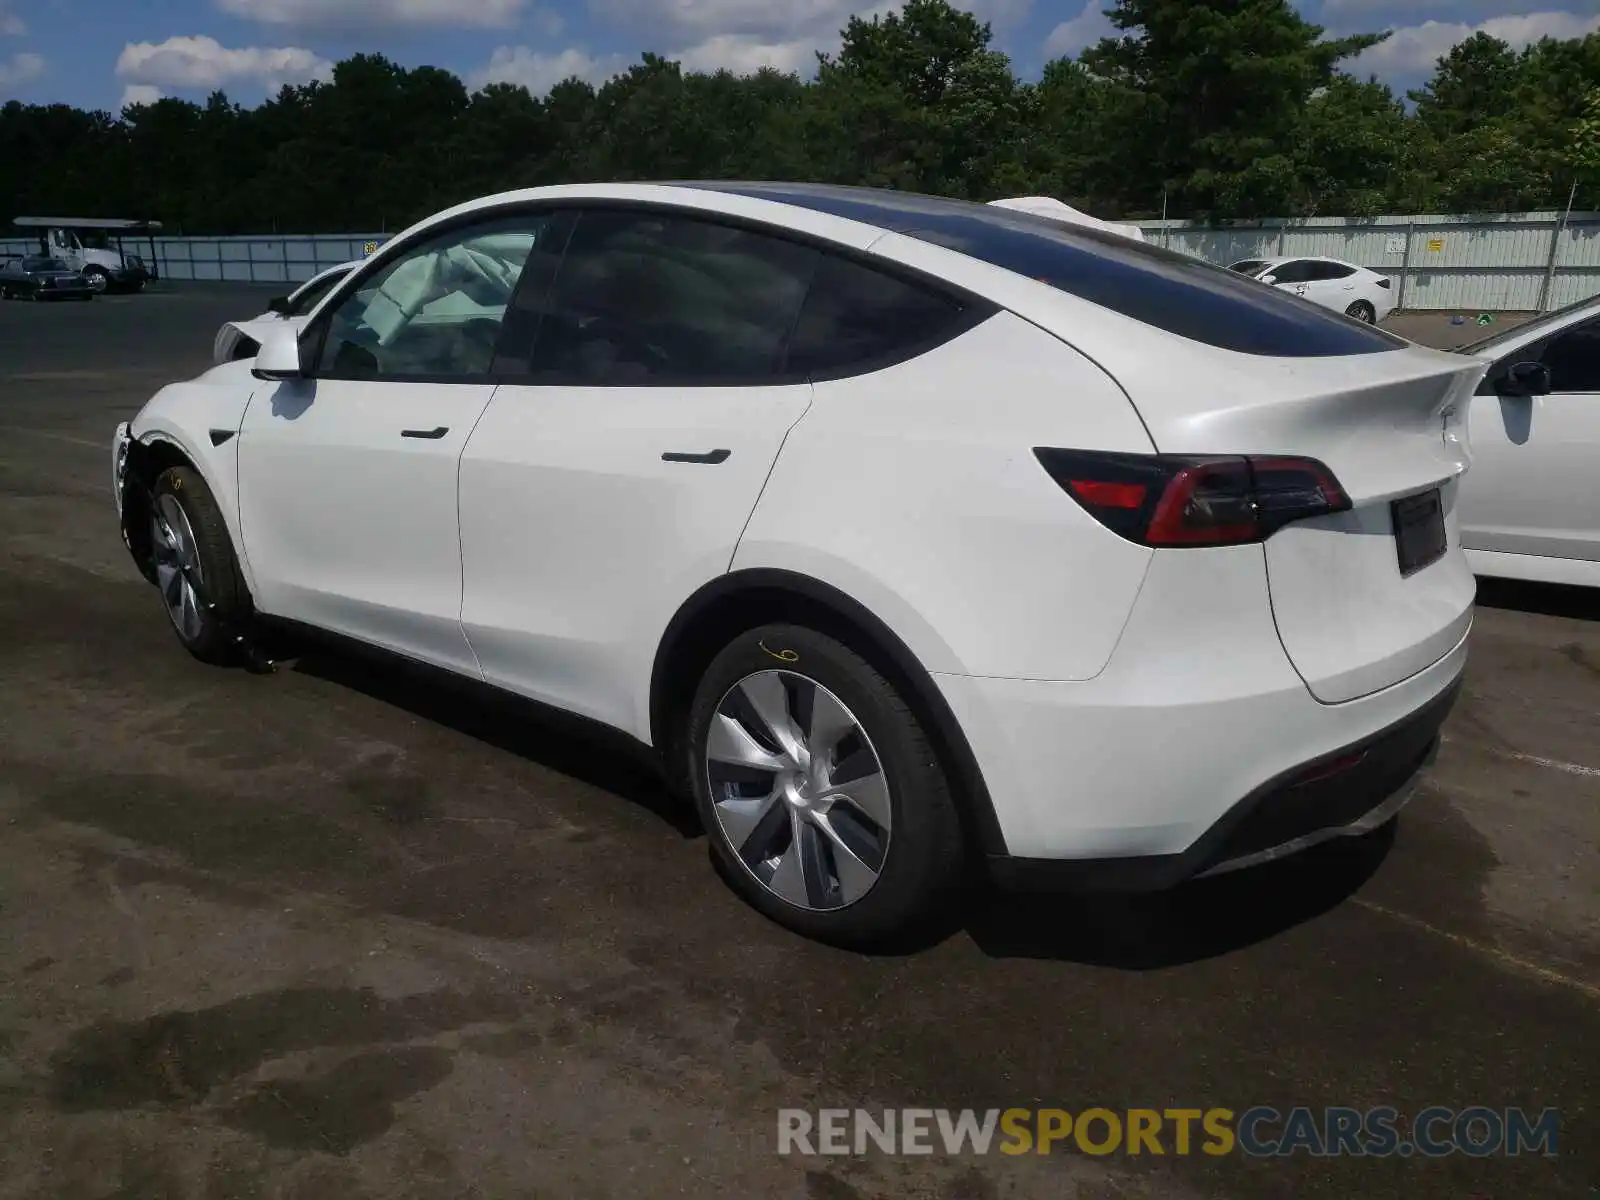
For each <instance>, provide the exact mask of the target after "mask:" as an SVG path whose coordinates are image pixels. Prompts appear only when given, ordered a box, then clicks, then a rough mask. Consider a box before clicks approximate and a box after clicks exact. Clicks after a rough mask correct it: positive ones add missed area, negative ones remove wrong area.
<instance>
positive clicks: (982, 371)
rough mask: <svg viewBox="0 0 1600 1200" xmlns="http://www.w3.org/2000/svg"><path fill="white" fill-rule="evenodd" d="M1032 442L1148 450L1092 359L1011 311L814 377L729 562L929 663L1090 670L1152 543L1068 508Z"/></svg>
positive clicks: (956, 668)
mask: <svg viewBox="0 0 1600 1200" xmlns="http://www.w3.org/2000/svg"><path fill="white" fill-rule="evenodd" d="M1036 446H1067V447H1074V448H1084V449H1100V450H1120V451H1133V452H1144V453H1148V452H1149V451H1150V450H1151V444H1150V439H1149V437H1148V435H1147V434H1146V433H1145V431H1144V427H1143V425H1142V424H1141V423H1140V421H1139V419H1138V416H1137V414H1136V413H1135V412H1134V410H1133V407H1132V405H1131V404H1130V403H1129V401H1128V399H1127V397H1126V396H1125V395H1124V394H1123V393H1122V391H1121V390H1120V389H1119V388H1118V387H1117V385H1116V383H1115V382H1113V381H1112V379H1111V378H1110V377H1109V376H1108V375H1107V374H1106V373H1105V372H1104V371H1102V370H1101V369H1100V368H1099V367H1097V366H1096V365H1095V364H1094V363H1092V362H1090V361H1089V360H1088V359H1087V358H1085V357H1083V356H1082V355H1081V354H1079V353H1077V352H1076V351H1074V350H1073V349H1072V348H1071V347H1069V346H1067V345H1066V344H1064V343H1063V342H1061V341H1060V340H1059V339H1057V338H1055V337H1053V336H1052V335H1050V334H1048V333H1046V332H1044V331H1043V330H1041V329H1039V328H1037V327H1036V326H1034V325H1031V324H1029V323H1028V322H1026V321H1024V320H1022V319H1021V318H1019V317H1017V316H1015V315H1013V314H1011V313H1008V312H1002V313H1000V314H998V315H996V316H995V317H993V318H991V319H989V320H988V321H986V322H984V323H983V324H981V325H979V326H978V327H976V328H974V329H972V330H970V331H968V332H967V333H965V334H963V335H962V336H961V337H959V338H956V339H955V340H954V341H952V342H949V343H946V344H945V345H943V346H941V347H939V348H937V349H935V350H933V351H931V352H929V353H928V354H925V355H922V356H921V357H919V358H916V359H913V360H912V361H910V362H907V363H902V364H900V365H898V366H895V367H891V368H888V369H886V370H883V371H878V372H873V373H871V374H868V375H862V376H857V377H854V378H851V379H844V380H838V381H833V382H826V383H819V384H817V385H816V394H815V399H814V402H813V404H812V407H811V410H810V411H809V412H808V413H807V414H806V416H805V417H804V418H803V419H802V420H801V422H800V423H799V425H797V426H796V427H795V429H794V430H793V431H792V432H791V433H790V435H789V438H788V441H787V442H786V443H785V445H784V448H783V451H782V453H781V454H780V455H779V458H778V461H777V463H776V465H775V466H774V468H773V471H772V476H771V478H770V479H769V481H768V483H767V487H766V490H765V492H764V493H763V495H762V498H761V501H760V503H759V504H758V505H757V508H756V511H755V512H754V514H753V515H752V517H751V520H750V523H749V525H748V527H747V528H746V531H745V534H744V537H743V538H742V540H741V541H740V543H739V547H738V550H737V552H736V553H735V556H734V561H733V564H732V566H733V569H735V570H743V569H747V568H760V567H771V568H778V569H785V570H790V571H798V572H801V573H804V574H807V575H810V576H811V577H813V578H815V579H819V580H821V581H822V582H824V583H827V584H830V585H831V586H833V587H835V588H838V589H839V590H840V591H843V592H845V593H846V594H848V595H850V596H851V597H852V598H854V599H855V600H856V601H858V602H859V603H861V604H863V605H865V606H866V607H867V608H868V609H870V610H871V611H872V612H873V613H874V614H875V615H876V616H877V617H878V618H879V619H880V620H882V621H884V622H885V623H886V624H887V625H889V627H890V628H891V629H893V630H894V632H895V633H896V634H897V635H898V636H899V637H900V638H901V639H902V640H904V641H905V643H906V644H907V646H908V647H909V648H910V649H911V650H912V651H913V653H915V654H916V655H917V657H918V659H919V661H920V662H921V663H922V665H923V666H924V667H925V668H926V669H928V670H930V671H939V672H948V673H954V674H965V675H990V676H1003V677H1012V678H1028V679H1061V680H1068V679H1088V678H1092V677H1093V676H1095V675H1096V674H1098V673H1099V672H1100V671H1101V670H1102V669H1103V668H1104V667H1105V665H1106V662H1107V661H1108V660H1109V659H1110V656H1111V652H1112V650H1113V649H1114V648H1115V646H1116V643H1117V639H1118V637H1119V636H1120V634H1121V632H1122V628H1123V625H1124V624H1125V623H1126V620H1127V616H1128V613H1129V612H1130V611H1131V609H1132V607H1133V601H1134V598H1135V597H1136V596H1137V594H1138V591H1139V588H1140V585H1141V583H1142V582H1143V580H1144V575H1145V571H1146V569H1147V567H1148V564H1149V561H1150V556H1151V552H1150V551H1149V550H1148V549H1146V548H1144V547H1141V546H1137V545H1135V544H1133V543H1131V542H1128V541H1125V540H1123V539H1122V538H1119V537H1117V536H1115V535H1114V534H1112V533H1110V532H1109V531H1108V530H1106V529H1105V528H1104V527H1103V526H1101V525H1100V524H1099V523H1098V522H1097V521H1095V520H1094V519H1093V518H1092V517H1090V516H1089V515H1088V514H1087V513H1085V512H1084V511H1083V510H1082V509H1081V508H1079V507H1078V505H1077V504H1076V503H1075V502H1074V501H1073V500H1072V499H1071V497H1069V496H1068V495H1067V494H1066V493H1065V492H1064V491H1063V490H1062V489H1061V488H1060V486H1058V485H1057V484H1056V483H1055V482H1054V481H1053V480H1052V479H1051V478H1050V477H1049V476H1048V475H1047V474H1046V473H1045V471H1044V469H1043V468H1042V467H1041V466H1040V465H1039V463H1038V461H1037V460H1036V459H1035V458H1034V455H1033V449H1034V447H1036Z"/></svg>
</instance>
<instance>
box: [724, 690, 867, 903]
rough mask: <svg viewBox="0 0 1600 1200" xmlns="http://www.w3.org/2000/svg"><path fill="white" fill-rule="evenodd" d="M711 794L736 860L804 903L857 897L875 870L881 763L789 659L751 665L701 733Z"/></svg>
mask: <svg viewBox="0 0 1600 1200" xmlns="http://www.w3.org/2000/svg"><path fill="white" fill-rule="evenodd" d="M705 757H706V775H707V782H708V784H709V786H710V792H711V804H712V808H713V810H714V811H715V813H716V817H717V823H718V825H719V826H720V828H721V831H722V833H723V835H724V837H725V838H726V839H727V842H728V845H729V846H731V847H732V848H733V850H734V852H735V853H736V854H737V855H738V857H739V860H740V862H741V863H743V864H744V868H745V870H747V871H749V872H750V874H751V875H753V876H754V877H755V879H756V880H757V881H758V882H759V883H760V884H761V885H762V886H763V887H765V888H766V889H767V890H768V891H769V892H771V893H772V894H773V895H775V896H777V897H778V898H779V899H781V900H783V901H785V902H786V903H788V904H792V905H794V906H795V907H796V908H802V909H808V910H812V911H825V910H830V909H840V908H844V907H847V906H848V905H851V904H854V903H856V902H857V901H858V900H860V899H861V898H862V897H863V896H865V895H866V894H867V893H868V892H869V891H871V890H872V887H873V885H874V884H876V883H877V882H878V878H879V876H880V874H881V873H882V871H883V865H884V861H885V856H886V855H887V853H888V849H889V833H890V825H891V822H892V816H891V812H890V804H889V784H888V779H887V777H886V776H885V774H884V769H883V763H882V761H881V760H880V759H879V757H878V753H877V751H876V750H875V749H874V748H873V745H872V741H871V739H870V738H868V736H867V733H866V730H865V729H863V728H862V725H861V722H860V721H858V720H857V719H856V717H855V714H853V713H852V712H851V711H850V709H849V708H848V707H846V706H845V704H844V703H843V702H842V701H841V700H840V699H839V698H838V697H837V696H835V695H834V694H833V693H832V692H830V691H829V690H828V689H827V688H825V687H823V686H822V685H821V684H819V683H818V682H816V681H815V680H814V679H810V678H808V677H807V676H805V675H801V674H800V673H798V672H795V671H781V670H771V671H757V672H756V673H754V674H752V675H747V676H745V677H744V678H743V679H741V680H740V681H739V682H738V683H736V684H734V685H733V686H732V687H731V688H729V689H728V691H727V692H726V693H725V694H724V695H723V697H722V699H721V701H720V702H719V703H718V704H717V708H716V711H715V713H713V714H712V717H711V725H710V728H709V730H708V731H707V733H706V746H705Z"/></svg>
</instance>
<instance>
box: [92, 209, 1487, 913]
mask: <svg viewBox="0 0 1600 1200" xmlns="http://www.w3.org/2000/svg"><path fill="white" fill-rule="evenodd" d="M1485 368H1486V364H1484V363H1482V362H1480V361H1478V360H1474V359H1467V358H1464V357H1462V356H1460V355H1452V354H1443V353H1435V352H1433V351H1430V350H1425V349H1421V348H1419V347H1416V346H1413V345H1411V344H1410V343H1408V342H1405V341H1402V340H1400V339H1398V338H1395V337H1392V336H1390V335H1389V334H1387V333H1384V332H1382V331H1380V330H1377V329H1373V328H1369V327H1365V326H1362V325H1358V324H1356V323H1354V322H1351V321H1347V320H1345V319H1344V318H1342V317H1341V316H1339V315H1337V314H1333V313H1329V312H1328V311H1326V310H1324V309H1321V308H1318V307H1316V306H1314V305H1312V304H1309V303H1306V302H1304V301H1300V300H1297V299H1295V298H1294V297H1291V296H1286V295H1283V294H1280V293H1277V292H1274V291H1272V290H1269V289H1266V288H1263V287H1261V286H1260V285H1259V284H1257V283H1254V282H1253V281H1251V280H1248V279H1244V278H1241V277H1239V276H1238V275H1235V274H1230V273H1229V272H1227V271H1225V270H1221V269H1218V268H1213V267H1209V266H1206V265H1204V264H1202V263H1199V262H1197V261H1194V260H1192V259H1189V258H1186V257H1181V256H1179V255H1176V254H1172V253H1168V252H1166V251H1163V250H1160V249H1157V248H1155V247H1150V246H1144V245H1139V244H1136V243H1133V242H1130V241H1128V240H1127V239H1123V238H1119V237H1116V236H1114V235H1111V234H1103V233H1099V232H1096V231H1093V230H1085V229H1074V228H1071V227H1068V226H1063V225H1061V224H1059V223H1056V222H1050V221H1045V220H1041V219H1039V218H1036V217H1032V216H1029V215H1027V214H1023V213H1015V212H1008V211H1006V210H1004V209H999V208H995V207H991V206H986V205H977V204H968V203H962V202H956V201H950V200H943V199H935V198H931V197H924V196H916V195H907V194H903V193H895V192H883V191H872V190H861V189H849V188H836V187H825V186H812V185H804V184H780V183H751V184H738V183H694V184H617V185H585V186H563V187H555V188H543V189H538V190H533V191H522V192H515V193H510V194H506V195H499V196H494V197H490V198H488V199H484V200H479V201H475V202H473V203H470V204H465V205H462V206H460V207H457V208H453V209H451V210H449V211H447V212H443V213H440V214H438V215H437V216H435V217H432V218H430V219H428V220H426V221H424V222H422V223H420V224H418V225H416V226H415V227H413V228H412V229H409V230H407V231H406V232H405V233H403V234H401V235H400V236H398V237H396V238H395V239H394V240H393V241H391V242H390V243H388V245H386V246H385V247H384V248H383V250H382V251H381V252H379V253H378V254H377V255H375V256H374V257H373V258H371V259H370V260H368V261H367V262H366V263H364V264H363V265H362V266H361V267H359V268H357V269H356V270H355V271H354V272H353V273H352V274H351V276H350V277H349V278H348V279H346V280H345V281H343V282H342V283H341V284H339V285H338V286H337V287H336V288H335V289H334V290H333V291H332V292H331V293H330V294H329V295H328V296H327V297H326V298H325V299H324V300H323V301H322V302H321V303H320V304H319V305H318V306H317V308H316V309H315V311H313V312H312V313H311V314H310V315H309V318H308V320H307V321H306V322H305V325H304V328H303V329H302V330H299V331H295V330H293V329H291V328H284V329H281V330H278V331H274V332H273V333H272V334H270V335H269V336H268V337H267V340H266V342H265V344H263V346H262V348H261V351H260V354H259V355H258V356H257V357H256V358H255V359H254V360H253V361H245V362H239V363H232V364H228V365H224V366H221V367H217V368H214V369H213V370H211V371H210V372H208V373H207V374H205V375H203V376H201V377H200V378H198V379H196V380H193V381H191V382H187V383H177V384H173V385H171V386H169V387H167V388H164V389H163V390H162V391H161V392H159V393H158V394H157V395H156V396H155V397H154V398H153V399H152V400H151V401H150V402H149V404H147V405H146V406H145V408H144V409H143V410H142V411H141V412H140V413H139V414H138V416H137V417H135V418H134V420H133V421H132V422H131V423H129V424H125V425H123V426H121V427H120V428H119V429H118V430H117V432H116V438H115V466H114V470H115V480H116V492H117V497H118V505H119V511H120V515H121V522H122V528H123V533H124V537H125V539H126V541H127V543H128V546H129V548H130V550H131V552H132V554H133V556H134V558H135V560H136V561H137V562H138V563H139V565H140V566H141V568H142V569H143V570H144V572H145V574H146V576H147V577H148V578H149V579H150V580H151V582H152V583H154V584H156V585H157V587H158V589H159V594H160V596H161V598H162V600H163V602H164V603H165V605H166V609H167V613H168V615H169V617H170V618H171V622H172V624H173V626H174V627H175V629H176V630H177V633H178V636H179V638H180V639H181V641H182V642H183V644H184V645H185V646H187V647H188V648H189V650H190V651H191V652H193V653H194V654H195V655H197V656H199V657H200V658H202V659H206V660H223V659H225V658H226V657H228V656H229V655H230V654H233V653H235V652H236V650H237V649H238V647H239V646H240V645H243V644H247V643H248V642H249V639H250V636H251V631H252V630H253V629H254V628H256V627H257V623H261V622H272V621H277V622H287V623H291V624H293V625H298V626H310V627H316V628H318V629H321V630H324V631H331V632H332V633H334V634H337V635H342V636H344V637H347V638H351V639H356V640H358V641H360V642H363V643H367V644H369V645H372V646H376V647H379V648H382V649H385V650H388V651H391V652H394V653H396V654H399V655H402V656H405V657H407V658H410V659H413V660H420V661H422V662H424V663H427V664H432V665H433V666H436V667H442V668H445V669H447V670H449V671H453V672H457V673H459V674H461V675H464V676H467V677H469V678H471V679H474V680H479V681H482V682H484V683H487V684H489V685H492V686H494V687H497V688H501V689H506V690H509V691H511V692H514V693H519V694H521V695H522V696H524V697H529V698H532V699H534V700H536V701H540V702H543V703H544V704H547V705H550V706H554V707H555V708H558V709H561V710H564V711H566V712H569V713H574V714H579V715H581V716H583V717H586V718H590V719H592V720H593V721H596V722H600V723H603V724H604V725H607V726H611V727H614V728H615V729H617V730H621V731H623V732H625V733H626V734H629V735H631V736H632V737H633V738H635V739H637V740H638V741H639V742H640V743H642V744H644V745H645V746H647V747H649V748H650V749H651V751H652V752H653V753H654V754H656V755H658V756H659V758H660V760H661V762H662V763H663V765H664V767H665V770H666V772H667V774H668V777H669V778H670V779H671V780H672V781H674V782H675V783H677V784H679V785H680V786H681V787H682V788H683V789H684V790H685V791H686V792H690V793H692V795H693V797H694V798H695V800H696V801H697V803H698V805H699V809H700V812H701V814H702V816H703V819H704V822H705V827H706V829H707V831H708V833H709V835H710V840H711V845H712V848H713V851H714V853H715V854H716V855H717V856H719V857H720V859H721V860H723V862H724V863H725V865H726V866H727V868H728V871H727V875H728V877H729V878H730V879H732V880H733V881H734V883H735V885H736V886H737V887H738V888H740V889H741V890H742V891H743V892H744V894H745V895H746V896H747V897H748V898H749V900H750V901H751V902H752V903H753V904H755V905H756V906H757V907H758V908H760V909H761V910H763V911H764V912H766V913H767V914H769V915H770V916H771V917H773V918H774V919H776V920H778V921H781V922H783V923H784V924H786V925H789V926H791V927H792V928H794V929H796V930H799V931H802V932H804V933H806V934H808V935H810V936H814V937H818V938H823V939H827V940H832V941H836V942H841V943H853V944H865V943H871V942H873V941H876V940H878V939H881V938H884V937H889V936H893V935H895V934H897V933H899V932H902V931H904V930H905V929H906V928H907V927H908V926H909V925H912V924H914V923H915V922H917V921H919V920H920V919H921V918H922V917H924V916H925V915H926V914H928V913H929V912H930V911H933V910H935V909H936V908H937V907H938V905H939V902H940V901H941V899H942V898H944V897H946V896H947V895H949V894H950V893H951V891H952V890H953V885H955V884H956V883H957V882H958V881H959V880H961V878H962V877H963V873H964V872H965V871H966V870H968V869H970V868H971V867H972V866H973V865H974V862H975V861H982V860H986V861H987V864H988V866H989V867H990V869H991V870H992V871H993V872H994V873H995V874H996V875H998V876H1000V877H1002V878H1003V879H1007V880H1013V881H1020V880H1025V879H1031V878H1034V877H1038V878H1039V879H1041V880H1055V879H1057V878H1058V877H1059V880H1060V881H1062V882H1066V883H1077V884H1080V885H1089V886H1101V887H1121V888H1129V887H1132V888H1162V887H1168V886H1171V885H1173V884H1176V883H1178V882H1179V881H1182V880H1184V879H1188V878H1191V877H1193V876H1197V875H1202V874H1208V873H1212V872H1217V871H1223V870H1228V869H1232V868H1235V867H1238V866H1240V865H1243V864H1247V863H1252V862H1257V861H1261V860H1263V859H1266V858H1272V857H1276V856H1278V855H1280V854H1282V853H1285V852H1287V851H1289V850H1291V849H1295V848H1298V847H1302V846H1305V845H1308V844H1310V843H1312V842H1315V841H1319V840H1324V839H1327V838H1330V837H1334V836H1338V835H1341V834H1349V833H1352V832H1358V831H1361V830H1365V829H1369V828H1372V827H1373V826H1375V825H1377V824H1379V823H1381V822H1383V821H1385V820H1387V819H1388V818H1389V817H1390V816H1391V815H1392V814H1393V813H1394V812H1395V811H1396V810H1397V809H1398V808H1399V806H1400V804H1401V803H1403V802H1404V800H1405V798H1406V797H1407V796H1408V795H1409V794H1410V792H1411V790H1412V789H1413V788H1414V787H1415V785H1416V781H1417V779H1418V778H1420V775H1421V772H1422V771H1423V770H1424V769H1425V767H1426V764H1427V761H1428V759H1429V757H1430V754H1431V752H1432V748H1433V746H1434V744H1435V742H1436V739H1437V732H1438V729H1439V726H1440V723H1441V722H1442V721H1443V719H1444V715H1445V712H1446V710H1447V709H1448V708H1449V705H1450V703H1451V701H1452V699H1453V697H1454V695H1455V691H1456V687H1457V683H1458V680H1459V678H1460V676H1461V671H1462V666H1463V663H1464V660H1465V656H1466V643H1467V633H1468V629H1469V627H1470V625H1471V623H1472V613H1473V595H1474V584H1473V578H1472V575H1471V573H1470V571H1469V570H1468V569H1467V565H1466V562H1465V560H1464V558H1463V556H1462V552H1461V549H1460V543H1459V538H1458V536H1457V531H1456V516H1455V508H1456V494H1457V487H1458V484H1459V480H1460V477H1461V475H1462V472H1463V471H1464V470H1465V469H1466V464H1467V448H1466V445H1465V439H1464V433H1463V430H1464V416H1465V412H1466V407H1467V404H1468V403H1469V401H1470V399H1471V396H1472V394H1473V391H1474V389H1475V388H1476V387H1477V386H1478V383H1479V381H1480V379H1481V378H1482V377H1483V374H1484V371H1485Z"/></svg>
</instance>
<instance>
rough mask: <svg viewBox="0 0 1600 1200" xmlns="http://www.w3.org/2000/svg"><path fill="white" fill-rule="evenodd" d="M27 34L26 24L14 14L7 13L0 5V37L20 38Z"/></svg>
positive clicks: (3, 6) (1, 4) (0, 4)
mask: <svg viewBox="0 0 1600 1200" xmlns="http://www.w3.org/2000/svg"><path fill="white" fill-rule="evenodd" d="M27 32H28V23H27V22H26V21H24V20H23V19H22V18H21V17H19V16H17V14H16V13H14V12H7V11H6V8H5V5H4V4H3V3H0V37H21V36H22V35H23V34H25V33H27Z"/></svg>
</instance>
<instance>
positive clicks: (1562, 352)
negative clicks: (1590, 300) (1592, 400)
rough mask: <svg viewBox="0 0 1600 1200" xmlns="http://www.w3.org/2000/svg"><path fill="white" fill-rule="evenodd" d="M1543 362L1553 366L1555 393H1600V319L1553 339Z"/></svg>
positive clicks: (1551, 377) (1551, 371)
mask: <svg viewBox="0 0 1600 1200" xmlns="http://www.w3.org/2000/svg"><path fill="white" fill-rule="evenodd" d="M1540 361H1542V362H1543V363H1544V365H1545V366H1547V367H1549V368H1550V390H1551V391H1552V392H1600V318H1596V319H1594V320H1592V321H1586V322H1584V323H1583V324H1582V325H1576V326H1574V327H1573V328H1571V329H1569V330H1567V331H1566V332H1565V333H1562V334H1558V335H1557V336H1556V337H1554V338H1552V339H1551V340H1550V341H1549V343H1548V344H1547V345H1546V346H1545V348H1544V353H1543V354H1542V355H1541V356H1540Z"/></svg>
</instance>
